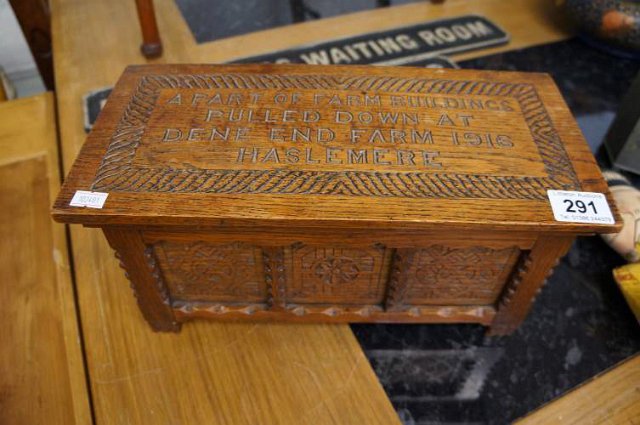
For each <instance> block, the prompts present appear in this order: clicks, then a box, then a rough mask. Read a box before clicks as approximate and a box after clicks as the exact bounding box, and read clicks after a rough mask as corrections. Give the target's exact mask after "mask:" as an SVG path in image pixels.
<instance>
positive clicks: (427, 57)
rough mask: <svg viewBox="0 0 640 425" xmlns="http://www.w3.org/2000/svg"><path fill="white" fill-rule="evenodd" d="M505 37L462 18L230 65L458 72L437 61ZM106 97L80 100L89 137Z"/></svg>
mask: <svg viewBox="0 0 640 425" xmlns="http://www.w3.org/2000/svg"><path fill="white" fill-rule="evenodd" d="M508 41H509V36H508V35H507V34H506V33H505V32H504V31H503V30H502V29H500V28H499V27H498V26H497V25H496V24H494V23H493V22H491V21H489V20H488V19H487V18H485V17H483V16H477V15H464V16H458V17H455V18H450V19H442V20H438V21H429V22H425V23H422V24H418V25H413V26H409V27H401V28H395V29H392V30H387V31H381V32H372V33H368V34H362V35H358V36H355V37H348V38H343V39H340V40H333V41H327V42H323V43H318V44H314V45H310V46H302V47H297V48H294V49H289V50H283V51H279V52H273V53H268V54H265V55H260V56H252V57H246V58H242V59H238V60H234V61H231V62H230V63H260V62H268V63H306V64H313V65H405V66H419V67H426V68H457V65H456V64H455V62H453V61H452V60H451V59H449V58H447V57H445V56H440V55H445V54H455V53H461V52H466V51H470V50H475V49H481V48H485V47H491V46H496V45H499V44H504V43H507V42H508ZM110 93H111V88H110V87H109V88H104V89H101V90H96V91H93V92H91V93H88V94H87V95H86V96H85V98H84V102H83V103H84V110H85V130H86V131H87V132H89V131H90V130H91V127H92V126H93V123H94V122H95V120H96V118H97V117H98V113H99V112H100V110H101V109H102V106H103V105H104V103H105V102H106V99H107V97H108V96H109V94H110Z"/></svg>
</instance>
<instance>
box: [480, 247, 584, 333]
mask: <svg viewBox="0 0 640 425" xmlns="http://www.w3.org/2000/svg"><path fill="white" fill-rule="evenodd" d="M574 239H575V237H574V236H541V237H540V238H539V239H538V240H537V241H536V243H535V245H534V246H533V248H532V249H531V251H530V252H529V253H528V254H526V255H525V256H523V258H522V259H521V261H520V262H519V264H518V265H517V266H516V270H515V271H514V273H513V274H512V275H511V277H510V280H509V281H508V282H507V284H506V285H505V289H504V291H503V293H502V295H501V297H500V300H499V301H498V311H497V312H496V316H495V317H494V319H493V322H492V323H491V327H490V328H489V329H488V331H487V336H498V335H508V334H510V333H511V332H513V331H514V330H516V329H517V328H518V326H520V324H521V323H522V321H523V320H524V318H525V317H527V314H528V313H529V310H530V309H531V306H532V305H533V301H534V299H535V296H536V294H537V293H538V291H540V289H541V288H542V285H543V284H544V282H545V280H546V279H547V277H548V276H549V274H550V273H551V272H552V271H553V267H554V266H555V265H556V264H557V263H558V261H559V260H560V258H562V256H563V255H564V254H566V253H567V251H568V250H569V248H570V247H571V243H572V242H573V240H574Z"/></svg>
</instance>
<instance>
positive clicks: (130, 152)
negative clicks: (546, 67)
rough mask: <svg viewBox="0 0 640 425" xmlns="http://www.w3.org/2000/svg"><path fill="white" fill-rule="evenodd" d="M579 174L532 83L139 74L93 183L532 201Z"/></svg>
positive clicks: (572, 182)
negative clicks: (140, 76) (131, 95)
mask: <svg viewBox="0 0 640 425" xmlns="http://www.w3.org/2000/svg"><path fill="white" fill-rule="evenodd" d="M550 188H551V189H564V190H578V189H580V184H579V182H578V180H577V178H576V175H575V172H574V170H573V168H572V166H571V163H570V161H569V159H568V158H567V155H566V152H565V151H564V148H563V146H562V142H561V141H560V138H559V136H558V134H557V133H556V131H555V129H554V127H553V124H552V122H551V120H550V118H549V116H548V115H547V112H546V110H545V107H544V105H543V103H542V101H541V100H540V97H539V95H538V93H537V91H536V89H535V87H534V86H533V85H531V84H526V83H517V84H516V83H503V82H497V81H480V80H478V81H471V80H467V81H462V80H461V81H456V80H439V79H428V78H401V77H393V76H388V77H380V76H367V75H360V76H335V75H267V74H249V73H247V74H241V73H238V74H206V75H149V76H145V77H142V78H141V79H140V82H139V84H138V86H137V88H136V89H135V92H134V94H133V97H132V99H131V101H130V103H129V104H128V106H127V108H126V110H125V112H124V114H123V116H122V118H121V120H120V122H119V124H118V126H117V129H116V131H115V133H114V134H113V136H112V139H111V142H110V145H109V147H108V149H107V152H106V154H105V156H104V159H103V161H102V164H101V165H100V168H99V170H98V172H97V175H96V178H95V180H94V183H93V187H92V189H93V190H101V191H111V192H113V191H132V192H179V193H195V192H208V193H271V194H317V195H349V196H382V197H385V196H392V197H414V198H421V197H422V198H497V199H499V198H504V199H506V198H511V199H544V198H545V197H546V190H547V189H550Z"/></svg>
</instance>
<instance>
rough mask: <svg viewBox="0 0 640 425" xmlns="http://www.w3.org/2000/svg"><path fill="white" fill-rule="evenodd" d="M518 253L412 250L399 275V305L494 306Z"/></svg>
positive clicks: (439, 247) (473, 249) (509, 250)
mask: <svg viewBox="0 0 640 425" xmlns="http://www.w3.org/2000/svg"><path fill="white" fill-rule="evenodd" d="M519 253H520V250H519V249H518V248H516V247H510V248H505V249H500V250H496V249H490V248H485V247H469V248H450V247H446V246H443V245H434V246H431V247H429V248H425V249H418V250H415V251H414V253H413V255H412V257H411V261H410V262H407V263H406V266H405V267H406V268H405V270H404V271H403V273H402V278H403V279H404V282H401V283H402V284H403V290H402V304H409V305H420V304H435V305H466V304H469V305H478V304H479V305H483V304H484V305H486V304H493V303H494V302H495V301H496V299H497V298H498V295H499V294H500V292H501V290H502V287H503V285H504V283H505V281H506V279H507V277H508V276H509V274H510V272H511V270H512V269H513V267H514V265H515V263H516V261H517V259H518V255H519Z"/></svg>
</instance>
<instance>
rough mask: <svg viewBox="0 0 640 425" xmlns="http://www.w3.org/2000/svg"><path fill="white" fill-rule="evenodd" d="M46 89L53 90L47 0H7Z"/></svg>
mask: <svg viewBox="0 0 640 425" xmlns="http://www.w3.org/2000/svg"><path fill="white" fill-rule="evenodd" d="M9 3H10V4H11V7H12V8H13V12H14V13H15V15H16V18H17V19H18V22H19V23H20V27H21V28H22V32H23V33H24V37H25V40H26V41H27V44H28V45H29V50H31V54H32V55H33V59H34V60H35V62H36V65H37V66H38V71H40V76H41V77H42V81H43V83H44V85H45V87H46V88H47V90H54V89H55V87H54V81H53V54H52V48H51V13H50V11H49V1H48V0H9Z"/></svg>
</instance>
